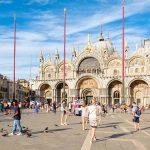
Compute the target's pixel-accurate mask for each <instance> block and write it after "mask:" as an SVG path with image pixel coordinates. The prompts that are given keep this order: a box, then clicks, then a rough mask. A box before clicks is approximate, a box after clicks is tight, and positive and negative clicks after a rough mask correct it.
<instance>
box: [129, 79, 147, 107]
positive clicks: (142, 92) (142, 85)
mask: <svg viewBox="0 0 150 150" xmlns="http://www.w3.org/2000/svg"><path fill="white" fill-rule="evenodd" d="M147 92H148V84H147V83H146V82H145V81H143V80H135V81H133V82H132V83H131V84H130V103H132V102H133V101H135V102H136V103H138V104H140V105H145V103H146V102H145V100H146V98H147V94H148V93H147Z"/></svg>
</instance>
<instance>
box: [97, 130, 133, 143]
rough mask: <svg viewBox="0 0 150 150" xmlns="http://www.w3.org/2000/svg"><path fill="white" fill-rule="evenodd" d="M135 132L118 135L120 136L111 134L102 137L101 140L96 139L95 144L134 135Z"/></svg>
mask: <svg viewBox="0 0 150 150" xmlns="http://www.w3.org/2000/svg"><path fill="white" fill-rule="evenodd" d="M135 132H136V131H132V132H127V133H120V134H113V135H110V136H107V137H104V138H102V139H97V140H96V142H100V141H106V140H109V139H115V138H118V137H122V136H125V135H130V134H133V133H135Z"/></svg>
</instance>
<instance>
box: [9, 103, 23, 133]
mask: <svg viewBox="0 0 150 150" xmlns="http://www.w3.org/2000/svg"><path fill="white" fill-rule="evenodd" d="M13 106H14V107H13V110H14V113H13V118H14V122H13V129H12V133H10V134H9V135H15V132H16V129H17V128H18V129H19V133H18V134H17V135H22V127H21V124H20V120H21V111H20V108H19V106H18V102H17V101H16V100H15V101H13Z"/></svg>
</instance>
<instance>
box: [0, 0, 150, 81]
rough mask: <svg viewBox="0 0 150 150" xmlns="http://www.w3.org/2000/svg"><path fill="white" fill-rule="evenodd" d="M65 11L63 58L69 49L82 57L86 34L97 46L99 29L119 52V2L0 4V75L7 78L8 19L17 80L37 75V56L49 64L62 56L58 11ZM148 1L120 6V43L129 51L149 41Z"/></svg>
mask: <svg viewBox="0 0 150 150" xmlns="http://www.w3.org/2000/svg"><path fill="white" fill-rule="evenodd" d="M64 7H66V8H67V57H70V56H71V51H72V48H73V46H74V47H76V49H79V51H82V49H83V47H85V45H86V41H87V34H88V33H90V37H91V41H92V43H94V42H97V41H98V36H99V34H100V31H101V29H100V26H101V25H102V28H103V34H104V37H105V38H107V37H108V32H109V37H110V39H111V41H112V42H113V43H114V45H115V46H116V47H117V50H118V51H119V52H120V51H121V25H122V24H121V17H122V14H121V11H122V10H121V0H0V73H1V74H4V75H6V76H8V77H9V78H10V79H12V78H13V69H12V67H13V14H14V13H15V14H16V16H17V67H16V76H17V79H18V78H25V79H29V76H30V64H31V57H32V77H33V78H34V77H35V76H36V75H37V74H38V65H39V64H38V57H39V51H40V50H42V51H43V54H44V56H45V57H46V56H47V55H48V54H49V53H50V56H51V58H52V57H53V56H54V53H55V51H56V49H57V48H58V49H59V53H60V55H61V56H62V54H63V22H64V20H63V10H64ZM149 8H150V0H143V1H141V0H125V38H126V39H127V40H128V43H129V48H130V49H129V51H130V53H132V52H133V51H135V45H136V44H139V45H140V43H141V41H142V40H144V39H145V38H150V30H149V29H150V9H149Z"/></svg>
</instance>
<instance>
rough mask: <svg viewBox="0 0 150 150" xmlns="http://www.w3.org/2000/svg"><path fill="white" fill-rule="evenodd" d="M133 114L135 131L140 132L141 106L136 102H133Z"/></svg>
mask: <svg viewBox="0 0 150 150" xmlns="http://www.w3.org/2000/svg"><path fill="white" fill-rule="evenodd" d="M132 114H133V122H134V128H135V131H138V130H139V129H140V116H141V110H140V108H139V106H138V105H137V104H136V102H133V108H132Z"/></svg>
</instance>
